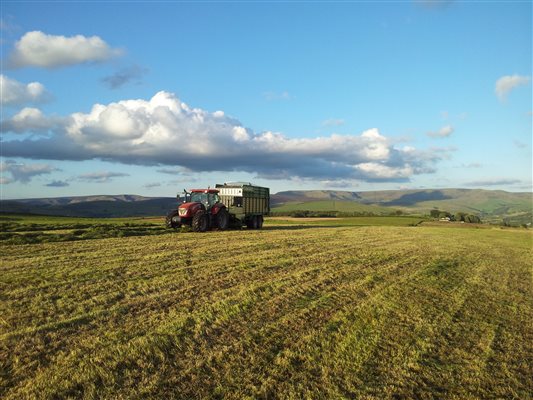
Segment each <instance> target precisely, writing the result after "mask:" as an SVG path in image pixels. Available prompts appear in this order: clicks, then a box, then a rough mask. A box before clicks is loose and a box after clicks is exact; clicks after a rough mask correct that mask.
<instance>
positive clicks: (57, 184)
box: [44, 181, 70, 187]
mask: <svg viewBox="0 0 533 400" xmlns="http://www.w3.org/2000/svg"><path fill="white" fill-rule="evenodd" d="M44 186H48V187H66V186H70V184H69V183H68V182H65V181H52V182H50V183H47V184H46V185H44Z"/></svg>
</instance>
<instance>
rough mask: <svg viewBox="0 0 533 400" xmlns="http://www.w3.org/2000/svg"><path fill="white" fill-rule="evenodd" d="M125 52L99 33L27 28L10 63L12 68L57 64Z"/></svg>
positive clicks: (106, 56) (85, 60)
mask: <svg viewBox="0 0 533 400" xmlns="http://www.w3.org/2000/svg"><path fill="white" fill-rule="evenodd" d="M122 53H123V52H122V50H119V49H113V48H111V47H109V45H108V44H107V43H106V42H105V41H103V40H102V39H101V38H99V37H98V36H91V37H86V36H82V35H76V36H71V37H66V36H56V35H47V34H45V33H43V32H40V31H32V32H27V33H26V34H25V35H24V36H22V38H21V39H20V40H19V41H17V42H16V43H15V48H14V50H13V52H12V53H11V54H10V56H9V59H8V65H9V66H10V67H12V68H22V67H43V68H57V67H63V66H67V65H73V64H81V63H87V62H101V61H106V60H109V59H110V58H113V57H115V56H119V55H121V54H122Z"/></svg>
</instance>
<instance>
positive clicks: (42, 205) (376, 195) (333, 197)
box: [0, 189, 533, 222]
mask: <svg viewBox="0 0 533 400" xmlns="http://www.w3.org/2000/svg"><path fill="white" fill-rule="evenodd" d="M532 204H533V203H532V194H531V193H512V192H505V191H501V190H479V189H475V190H469V189H439V190H386V191H370V192H348V191H332V190H307V191H285V192H279V193H276V194H273V195H272V196H271V205H272V211H273V212H290V211H296V210H302V211H305V210H308V211H338V212H372V213H374V214H377V215H379V214H391V213H394V212H396V211H397V210H401V211H402V212H404V213H406V214H428V213H429V211H430V210H432V209H434V208H437V209H439V210H446V211H449V212H458V211H462V212H466V213H471V214H476V215H480V216H481V217H482V218H483V219H484V220H485V221H496V220H502V219H503V218H510V219H512V220H513V221H518V222H520V221H526V222H527V221H531V214H532V208H533V206H532ZM175 206H176V199H175V198H173V197H143V196H137V195H109V196H107V195H98V196H77V197H58V198H42V199H22V200H4V201H1V202H0V211H1V212H4V213H6V212H10V213H23V214H45V215H64V216H78V217H132V216H157V215H165V214H166V213H167V212H168V211H169V210H171V209H173V208H174V207H175Z"/></svg>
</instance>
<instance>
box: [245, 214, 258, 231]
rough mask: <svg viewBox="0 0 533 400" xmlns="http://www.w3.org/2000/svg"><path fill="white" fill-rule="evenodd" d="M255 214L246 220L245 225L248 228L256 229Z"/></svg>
mask: <svg viewBox="0 0 533 400" xmlns="http://www.w3.org/2000/svg"><path fill="white" fill-rule="evenodd" d="M257 222H258V221H257V215H252V216H251V217H250V219H249V220H248V221H246V226H247V227H248V229H257V226H258V223H257Z"/></svg>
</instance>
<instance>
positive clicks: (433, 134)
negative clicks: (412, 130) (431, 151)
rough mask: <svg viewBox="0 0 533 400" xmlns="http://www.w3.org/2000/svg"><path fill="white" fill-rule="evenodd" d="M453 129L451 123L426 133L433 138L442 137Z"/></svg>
mask: <svg viewBox="0 0 533 400" xmlns="http://www.w3.org/2000/svg"><path fill="white" fill-rule="evenodd" d="M453 131H454V129H453V126H451V125H446V126H443V127H442V128H440V129H439V130H438V131H437V132H432V131H430V132H427V133H426V135H428V136H429V137H433V138H444V137H448V136H450V135H451V134H452V133H453Z"/></svg>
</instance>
